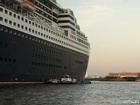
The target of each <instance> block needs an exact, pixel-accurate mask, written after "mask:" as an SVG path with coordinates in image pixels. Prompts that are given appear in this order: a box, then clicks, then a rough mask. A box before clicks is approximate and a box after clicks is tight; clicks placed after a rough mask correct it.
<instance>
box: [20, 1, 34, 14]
mask: <svg viewBox="0 0 140 105" xmlns="http://www.w3.org/2000/svg"><path fill="white" fill-rule="evenodd" d="M21 7H22V8H23V9H25V10H28V11H31V12H33V11H35V10H36V6H35V5H34V4H33V3H31V2H30V1H28V0H23V2H22V3H21Z"/></svg>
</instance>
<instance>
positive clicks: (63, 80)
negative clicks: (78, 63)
mask: <svg viewBox="0 0 140 105" xmlns="http://www.w3.org/2000/svg"><path fill="white" fill-rule="evenodd" d="M60 83H62V84H76V83H77V80H76V79H75V78H73V77H71V76H70V75H64V77H62V78H61V82H60Z"/></svg>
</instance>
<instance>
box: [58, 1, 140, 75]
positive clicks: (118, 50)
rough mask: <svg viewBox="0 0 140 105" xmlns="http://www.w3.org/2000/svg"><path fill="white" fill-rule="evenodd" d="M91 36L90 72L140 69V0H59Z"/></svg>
mask: <svg viewBox="0 0 140 105" xmlns="http://www.w3.org/2000/svg"><path fill="white" fill-rule="evenodd" d="M57 2H58V3H59V4H60V5H62V7H63V8H70V9H72V10H73V11H74V15H75V17H76V18H77V21H78V23H79V25H80V27H81V30H82V32H84V33H85V34H86V36H88V40H89V42H90V44H91V53H90V59H89V65H88V69H87V71H88V74H89V75H91V76H94V75H99V76H105V75H107V74H108V73H110V72H140V0H57Z"/></svg>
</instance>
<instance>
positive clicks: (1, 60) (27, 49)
mask: <svg viewBox="0 0 140 105" xmlns="http://www.w3.org/2000/svg"><path fill="white" fill-rule="evenodd" d="M88 59H89V56H88V55H85V54H82V53H79V52H76V51H74V50H71V49H68V48H65V47H62V46H59V45H57V44H53V43H51V42H49V41H46V40H43V39H39V38H36V37H34V36H31V35H29V34H26V33H22V32H20V31H17V30H14V29H10V28H8V27H5V26H2V25H0V82H44V81H47V80H49V79H51V78H61V77H62V76H63V75H71V76H73V77H74V78H76V79H77V80H78V81H82V80H83V79H84V76H85V73H86V69H87V65H88Z"/></svg>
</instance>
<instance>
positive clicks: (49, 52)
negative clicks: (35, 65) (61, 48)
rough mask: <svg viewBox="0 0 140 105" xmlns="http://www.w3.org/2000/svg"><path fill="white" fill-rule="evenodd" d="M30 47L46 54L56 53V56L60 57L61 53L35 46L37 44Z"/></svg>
mask: <svg viewBox="0 0 140 105" xmlns="http://www.w3.org/2000/svg"><path fill="white" fill-rule="evenodd" d="M54 46H55V45H54ZM32 49H33V50H35V51H39V52H40V53H48V54H52V55H56V56H59V57H61V53H58V52H54V51H52V50H48V49H46V48H40V47H37V46H33V47H32Z"/></svg>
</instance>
